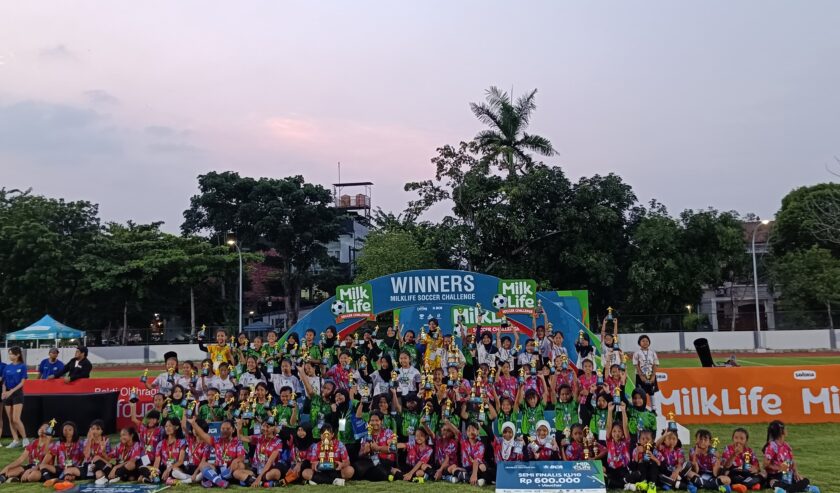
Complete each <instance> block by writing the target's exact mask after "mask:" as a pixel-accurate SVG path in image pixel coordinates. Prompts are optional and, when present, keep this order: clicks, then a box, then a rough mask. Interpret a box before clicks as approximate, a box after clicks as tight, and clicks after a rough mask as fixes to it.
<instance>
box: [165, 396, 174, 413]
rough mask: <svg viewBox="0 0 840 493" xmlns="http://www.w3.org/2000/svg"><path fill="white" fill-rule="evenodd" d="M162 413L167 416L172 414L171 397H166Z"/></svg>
mask: <svg viewBox="0 0 840 493" xmlns="http://www.w3.org/2000/svg"><path fill="white" fill-rule="evenodd" d="M163 414H165V415H166V416H169V415H171V414H172V399H170V398H169V397H167V398H166V405H165V406H164V407H163Z"/></svg>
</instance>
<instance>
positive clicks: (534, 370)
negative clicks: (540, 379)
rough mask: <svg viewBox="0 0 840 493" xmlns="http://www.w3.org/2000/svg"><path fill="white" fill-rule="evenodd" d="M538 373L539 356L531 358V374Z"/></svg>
mask: <svg viewBox="0 0 840 493" xmlns="http://www.w3.org/2000/svg"><path fill="white" fill-rule="evenodd" d="M536 374H537V358H531V375H536Z"/></svg>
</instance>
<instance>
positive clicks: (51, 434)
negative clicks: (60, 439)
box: [44, 418, 56, 437]
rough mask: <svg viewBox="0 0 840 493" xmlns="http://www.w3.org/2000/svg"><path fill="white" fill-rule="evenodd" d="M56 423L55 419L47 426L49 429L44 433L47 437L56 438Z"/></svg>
mask: <svg viewBox="0 0 840 493" xmlns="http://www.w3.org/2000/svg"><path fill="white" fill-rule="evenodd" d="M55 423H56V420H55V418H53V419H51V420H50V422H49V424H48V425H47V429H46V431H45V432H44V433H45V434H46V435H47V436H49V437H54V436H55Z"/></svg>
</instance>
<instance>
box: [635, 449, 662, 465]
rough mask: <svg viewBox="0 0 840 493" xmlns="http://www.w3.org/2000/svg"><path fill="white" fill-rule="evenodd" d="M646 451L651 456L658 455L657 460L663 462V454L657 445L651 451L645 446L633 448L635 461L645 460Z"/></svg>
mask: <svg viewBox="0 0 840 493" xmlns="http://www.w3.org/2000/svg"><path fill="white" fill-rule="evenodd" d="M645 453H649V454H650V455H651V456H653V457H656V460H658V461H660V462H662V459H663V457H662V454H660V453H659V449H657V448H656V447H651V449H650V452H646V451H645V450H644V448H642V450H639V448H638V447H636V448H635V449H633V462H644V461H645Z"/></svg>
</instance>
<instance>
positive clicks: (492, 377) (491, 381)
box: [487, 366, 496, 385]
mask: <svg viewBox="0 0 840 493" xmlns="http://www.w3.org/2000/svg"><path fill="white" fill-rule="evenodd" d="M487 383H489V384H490V385H493V384H494V383H496V367H495V366H494V367H493V368H490V378H488V380H487Z"/></svg>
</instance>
